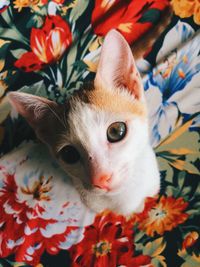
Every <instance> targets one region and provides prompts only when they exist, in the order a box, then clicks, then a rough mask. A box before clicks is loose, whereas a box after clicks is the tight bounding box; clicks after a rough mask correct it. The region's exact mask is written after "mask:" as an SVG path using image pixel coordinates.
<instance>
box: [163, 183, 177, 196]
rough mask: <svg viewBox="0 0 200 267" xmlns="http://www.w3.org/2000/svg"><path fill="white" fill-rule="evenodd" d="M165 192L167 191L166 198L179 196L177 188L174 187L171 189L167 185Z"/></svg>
mask: <svg viewBox="0 0 200 267" xmlns="http://www.w3.org/2000/svg"><path fill="white" fill-rule="evenodd" d="M166 191H167V195H168V196H174V197H177V195H178V194H179V189H178V188H175V187H173V186H171V185H168V186H167V188H166Z"/></svg>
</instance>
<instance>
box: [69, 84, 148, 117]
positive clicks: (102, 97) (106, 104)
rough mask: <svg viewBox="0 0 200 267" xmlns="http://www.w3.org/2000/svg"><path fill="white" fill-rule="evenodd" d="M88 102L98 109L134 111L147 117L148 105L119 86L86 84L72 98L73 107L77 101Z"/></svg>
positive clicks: (117, 111)
mask: <svg viewBox="0 0 200 267" xmlns="http://www.w3.org/2000/svg"><path fill="white" fill-rule="evenodd" d="M79 102H81V103H87V104H90V105H93V106H95V107H96V108H97V109H99V110H102V111H106V112H108V113H109V112H110V113H116V114H120V113H132V114H134V115H136V116H141V117H146V115H147V111H146V105H145V103H142V102H141V101H138V100H137V99H134V97H133V96H131V95H130V94H129V93H128V92H127V90H123V89H117V88H111V89H110V88H109V89H108V88H103V87H97V86H96V87H95V86H94V84H93V83H89V84H86V85H85V86H84V87H83V88H82V90H80V91H78V92H77V94H76V95H75V97H74V98H73V99H72V100H71V105H70V106H71V107H72V108H73V107H74V106H75V105H76V103H79Z"/></svg>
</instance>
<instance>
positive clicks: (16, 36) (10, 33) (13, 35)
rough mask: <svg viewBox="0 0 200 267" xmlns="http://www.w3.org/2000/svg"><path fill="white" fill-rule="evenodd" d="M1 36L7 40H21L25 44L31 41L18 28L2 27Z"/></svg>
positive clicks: (0, 29)
mask: <svg viewBox="0 0 200 267" xmlns="http://www.w3.org/2000/svg"><path fill="white" fill-rule="evenodd" d="M0 36H1V38H3V39H6V40H12V41H19V42H21V43H24V44H29V41H28V40H27V39H26V38H25V37H24V36H23V35H22V34H21V33H20V32H19V31H18V30H17V29H16V28H13V29H10V28H2V27H1V28H0Z"/></svg>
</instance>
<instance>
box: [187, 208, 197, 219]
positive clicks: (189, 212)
mask: <svg viewBox="0 0 200 267" xmlns="http://www.w3.org/2000/svg"><path fill="white" fill-rule="evenodd" d="M187 214H189V215H190V218H191V217H194V216H196V215H198V214H199V210H195V209H192V210H188V211H187Z"/></svg>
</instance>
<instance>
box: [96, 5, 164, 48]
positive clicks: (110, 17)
mask: <svg viewBox="0 0 200 267" xmlns="http://www.w3.org/2000/svg"><path fill="white" fill-rule="evenodd" d="M168 4H169V2H168V1H167V0H164V1H160V0H153V1H149V0H142V1H131V0H129V1H120V0H112V1H110V0H96V1H95V7H94V10H93V12H92V21H91V22H92V26H93V29H94V32H95V33H96V34H97V35H100V36H105V35H106V33H107V32H108V31H109V30H111V29H113V28H114V29H117V30H118V31H120V32H121V33H122V35H124V37H125V38H126V40H127V41H128V42H129V43H133V42H134V41H135V40H136V39H138V37H139V36H141V35H142V34H144V33H145V32H146V31H148V30H149V29H150V27H151V26H152V23H154V22H156V21H158V20H159V19H160V13H159V12H158V11H159V10H160V11H161V10H164V9H165V7H166V6H167V5H168ZM148 14H149V15H150V14H151V15H152V16H151V18H149V17H148V16H147V15H148ZM146 18H147V20H146ZM143 19H144V21H143ZM149 19H150V20H149ZM151 19H152V20H153V21H151Z"/></svg>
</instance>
